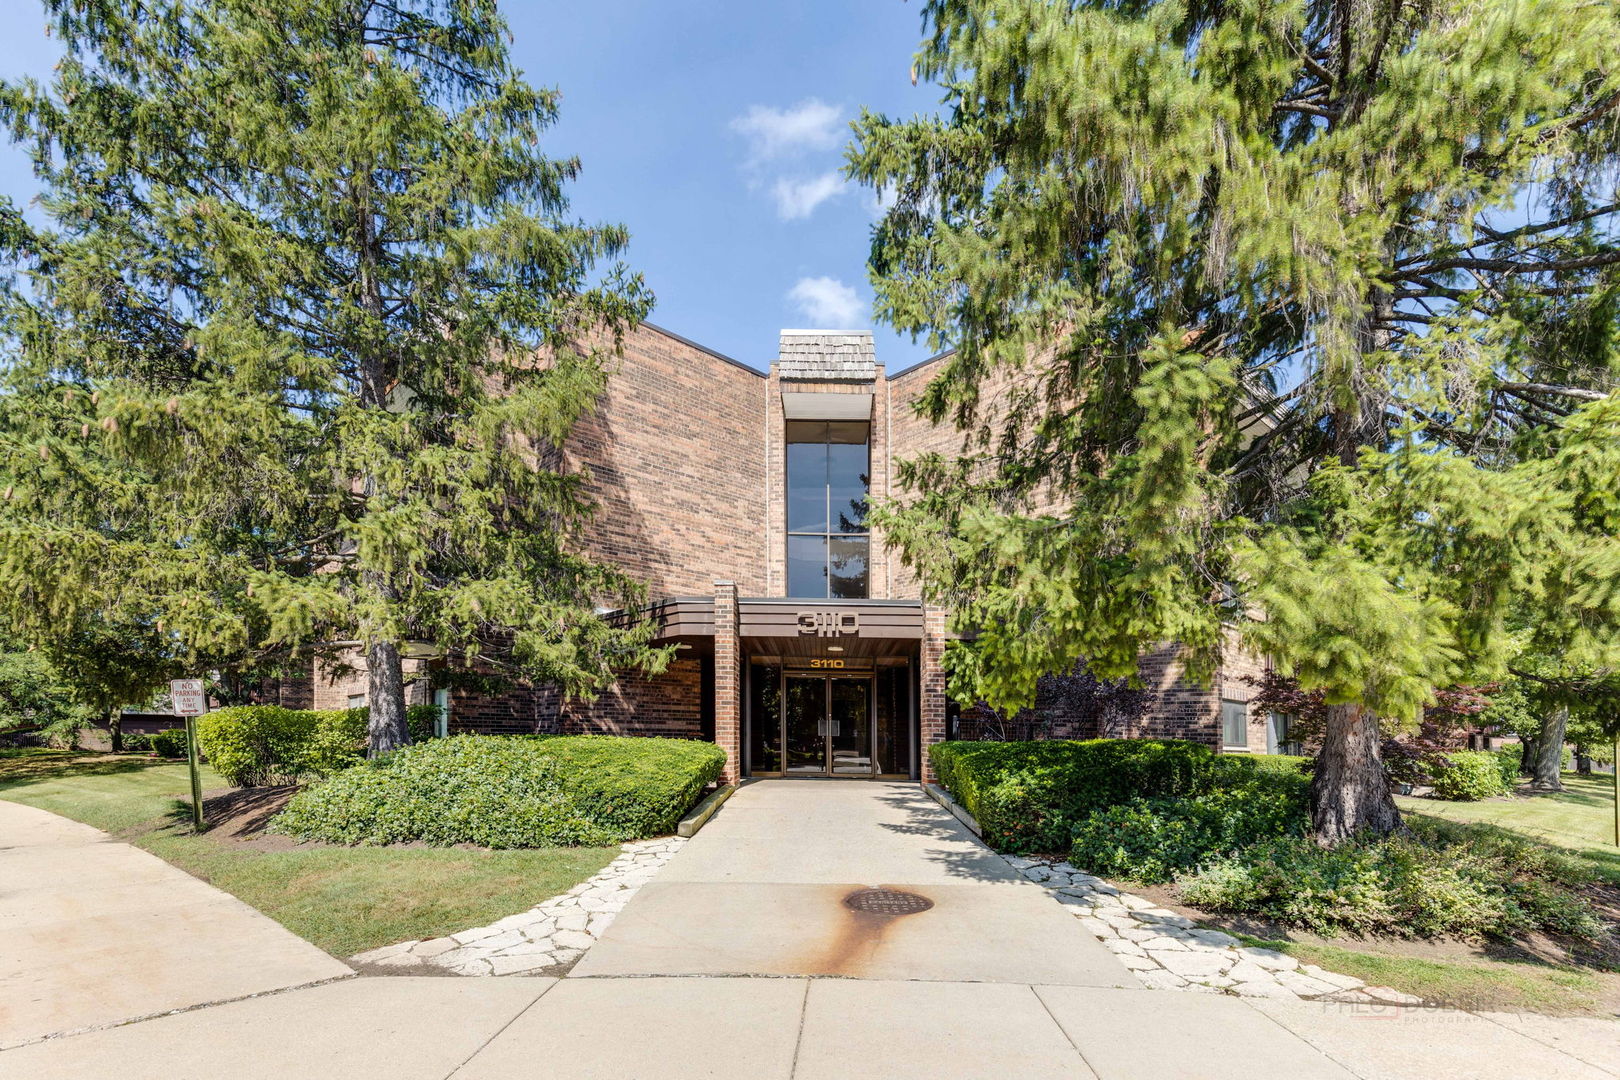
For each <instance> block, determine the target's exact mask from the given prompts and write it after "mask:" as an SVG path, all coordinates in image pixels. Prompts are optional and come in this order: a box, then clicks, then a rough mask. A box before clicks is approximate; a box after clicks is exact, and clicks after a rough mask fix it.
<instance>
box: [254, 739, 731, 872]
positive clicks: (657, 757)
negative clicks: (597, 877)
mask: <svg viewBox="0 0 1620 1080" xmlns="http://www.w3.org/2000/svg"><path fill="white" fill-rule="evenodd" d="M724 764H725V753H724V752H723V751H722V750H720V748H719V747H717V746H715V745H714V744H712V743H705V742H697V741H691V740H683V739H651V738H618V737H612V736H593V735H581V736H551V737H547V736H521V735H456V736H452V737H450V738H447V739H434V740H431V741H429V742H424V743H418V744H414V745H411V746H407V747H406V748H405V749H403V750H400V751H398V752H397V753H394V754H390V755H388V756H387V757H385V758H381V759H378V760H376V761H371V762H367V763H365V764H364V765H362V766H360V767H358V768H351V769H345V770H343V771H342V772H339V773H337V774H336V775H334V776H332V777H331V778H330V779H327V780H326V781H324V782H322V783H318V784H315V785H313V786H311V787H310V788H308V789H307V790H305V791H302V792H300V793H299V794H298V795H297V796H295V797H294V798H293V800H292V801H291V803H289V804H288V806H287V809H286V810H284V811H283V812H282V813H281V814H280V815H279V816H278V817H277V819H276V821H275V824H274V828H275V830H276V831H278V832H282V833H285V834H287V835H290V836H295V837H298V838H300V839H307V840H321V841H325V842H328V843H338V844H394V843H409V842H414V841H420V842H424V843H427V844H433V845H452V844H476V845H478V846H480V847H488V848H527V847H551V846H573V845H581V844H584V845H602V844H611V843H619V842H622V841H625V840H634V839H639V838H643V837H648V836H658V835H662V834H665V833H669V832H672V831H674V828H675V825H676V823H677V822H678V821H679V820H680V817H681V815H682V814H684V813H685V812H686V811H687V810H688V809H690V808H691V806H692V804H693V803H695V802H696V801H697V799H698V797H699V796H700V795H701V794H702V792H703V789H704V788H705V787H707V786H708V785H709V784H710V783H711V782H713V781H714V780H715V779H716V778H717V777H718V776H719V775H720V769H721V767H722V766H723V765H724Z"/></svg>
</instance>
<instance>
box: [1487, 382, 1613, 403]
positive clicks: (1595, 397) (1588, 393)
mask: <svg viewBox="0 0 1620 1080" xmlns="http://www.w3.org/2000/svg"><path fill="white" fill-rule="evenodd" d="M1497 388H1498V389H1501V390H1506V391H1507V392H1508V393H1510V394H1515V395H1516V396H1519V397H1523V396H1525V395H1526V394H1551V395H1553V396H1555V397H1567V398H1577V399H1579V400H1581V401H1602V400H1604V399H1605V398H1607V397H1609V394H1606V393H1604V392H1602V391H1600V390H1587V389H1585V388H1584V387H1580V386H1554V385H1553V384H1551V383H1528V382H1513V383H1498V384H1497Z"/></svg>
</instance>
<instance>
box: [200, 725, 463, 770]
mask: <svg viewBox="0 0 1620 1080" xmlns="http://www.w3.org/2000/svg"><path fill="white" fill-rule="evenodd" d="M369 715H370V713H369V710H367V709H364V708H359V709H331V710H326V711H316V710H314V709H284V708H281V707H280V706H279V705H237V706H232V707H230V708H225V709H215V710H214V711H213V712H211V713H208V714H207V715H206V716H201V717H198V718H197V745H198V747H199V748H200V749H201V750H202V752H203V754H204V755H205V756H206V757H207V758H208V762H209V764H210V765H212V766H213V767H214V770H215V771H216V772H218V773H219V774H220V775H221V776H223V777H224V778H225V781H226V783H229V784H231V785H232V786H234V787H259V786H262V785H265V784H278V783H279V784H292V783H297V782H298V781H300V780H305V779H309V778H311V777H322V776H331V775H332V774H333V773H335V772H338V771H339V770H341V769H346V768H348V767H349V766H351V765H356V764H358V763H359V762H361V761H363V760H364V759H365V756H366V723H367V718H368V717H369ZM438 715H439V710H438V707H437V706H435V705H412V706H411V707H410V708H408V709H407V710H406V711H405V722H406V725H407V727H408V728H409V729H410V731H411V738H412V739H417V740H420V739H423V738H425V737H426V736H427V735H429V734H431V733H432V730H433V722H434V720H435V719H437V717H438Z"/></svg>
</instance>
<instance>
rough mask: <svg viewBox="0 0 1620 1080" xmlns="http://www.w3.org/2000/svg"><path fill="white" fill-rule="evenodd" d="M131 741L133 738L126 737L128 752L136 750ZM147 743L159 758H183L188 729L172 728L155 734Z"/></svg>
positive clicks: (125, 744)
mask: <svg viewBox="0 0 1620 1080" xmlns="http://www.w3.org/2000/svg"><path fill="white" fill-rule="evenodd" d="M130 739H131V736H128V735H126V736H124V748H125V749H126V750H134V749H136V748H135V747H134V746H131V745H129V743H130ZM147 742H148V743H150V744H151V747H152V750H153V751H154V752H155V753H156V754H157V755H158V757H166V758H183V757H185V756H186V729H185V728H183V727H172V728H168V729H166V730H164V731H158V732H154V733H153V734H152V736H151V738H150V739H148V740H147Z"/></svg>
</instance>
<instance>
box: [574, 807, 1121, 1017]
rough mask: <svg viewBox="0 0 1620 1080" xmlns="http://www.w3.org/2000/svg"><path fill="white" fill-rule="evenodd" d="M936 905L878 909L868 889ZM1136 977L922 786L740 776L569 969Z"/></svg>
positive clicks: (1015, 978)
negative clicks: (855, 904) (857, 897)
mask: <svg viewBox="0 0 1620 1080" xmlns="http://www.w3.org/2000/svg"><path fill="white" fill-rule="evenodd" d="M874 887H877V888H884V889H890V890H898V891H901V892H903V893H905V894H907V895H908V896H915V897H921V898H922V901H923V902H926V903H929V904H931V905H932V906H931V907H930V908H929V909H928V910H925V911H922V912H919V913H917V914H911V915H901V916H897V917H885V916H883V915H881V914H879V915H873V914H870V913H863V912H861V911H857V910H852V909H851V908H850V907H849V906H847V905H846V904H845V903H844V901H845V899H846V898H847V897H849V896H850V895H851V894H853V893H856V892H859V891H861V890H863V889H868V888H874ZM572 975H573V977H574V978H591V977H600V976H608V975H619V976H623V975H637V976H647V975H779V976H781V975H820V976H843V977H846V978H863V979H927V980H956V981H961V982H1006V983H1023V984H1026V985H1027V984H1032V983H1041V984H1047V985H1073V986H1131V987H1134V986H1137V985H1139V984H1138V983H1137V982H1136V980H1135V979H1134V978H1133V977H1132V976H1131V975H1130V973H1129V972H1127V971H1126V970H1125V968H1124V967H1123V966H1122V965H1121V964H1120V963H1119V961H1118V960H1116V959H1115V958H1114V955H1113V954H1112V953H1111V952H1109V951H1108V950H1107V949H1106V948H1104V947H1103V946H1102V945H1101V944H1100V943H1099V942H1098V941H1097V940H1096V939H1095V938H1094V937H1092V936H1091V935H1090V934H1088V933H1087V932H1086V931H1085V929H1084V928H1083V927H1081V926H1079V925H1078V924H1077V923H1076V922H1075V920H1074V918H1073V917H1072V916H1070V915H1069V914H1068V913H1067V912H1065V911H1064V910H1063V908H1062V907H1061V906H1060V905H1059V904H1057V903H1054V902H1053V900H1052V898H1051V897H1050V896H1049V895H1048V894H1047V892H1046V890H1044V889H1042V888H1040V887H1039V886H1037V885H1035V884H1033V883H1032V882H1029V881H1026V880H1025V879H1024V878H1023V877H1022V876H1021V875H1019V874H1018V873H1017V872H1016V871H1014V870H1013V869H1012V868H1011V867H1009V866H1008V865H1007V863H1006V862H1005V861H1004V860H1003V859H1001V858H1000V857H999V856H997V855H996V854H995V853H994V852H992V851H990V850H989V849H987V848H986V847H984V846H983V845H982V844H980V843H979V842H978V841H977V840H976V839H975V838H974V837H973V836H972V835H971V834H970V833H969V832H968V831H967V830H966V829H964V828H963V827H962V825H961V824H960V823H959V822H957V820H956V819H955V818H953V817H951V816H950V815H949V814H947V813H946V812H945V811H943V810H942V809H940V807H939V806H938V805H937V804H935V803H934V802H933V800H931V799H929V798H928V797H927V796H926V795H925V794H923V792H922V791H921V790H920V789H919V788H918V787H917V786H916V785H915V784H882V783H852V782H849V781H842V782H840V781H823V780H769V781H762V782H758V783H753V784H749V785H746V786H745V787H743V788H742V789H741V790H740V791H738V792H737V794H736V795H734V796H732V798H731V799H730V800H729V801H728V802H727V803H726V805H725V806H723V807H722V808H721V809H720V812H719V813H718V814H717V815H716V816H715V818H714V820H713V821H711V822H710V823H709V824H708V825H707V826H706V827H705V828H704V829H703V831H702V832H700V833H698V835H697V836H695V837H693V838H692V840H691V842H690V843H688V844H687V845H686V847H684V848H682V849H681V851H680V852H679V853H678V854H676V855H675V857H674V858H673V859H671V860H670V861H669V864H668V865H667V866H665V867H664V870H663V872H662V873H660V874H659V875H658V877H657V878H655V879H654V880H652V881H651V882H649V883H648V884H646V885H644V886H643V887H642V888H641V891H640V892H639V893H637V895H636V897H635V899H634V900H632V901H631V902H630V904H629V906H628V907H626V908H625V909H624V911H623V912H621V913H620V915H619V917H618V918H617V919H616V920H615V921H614V923H613V925H612V926H610V927H609V928H608V930H607V932H606V933H605V934H604V935H603V937H602V940H601V941H600V942H598V943H597V944H596V946H595V947H594V948H592V949H591V951H590V952H588V953H586V954H585V958H584V959H583V960H581V961H580V963H579V964H578V966H576V967H575V968H574V970H573V972H572Z"/></svg>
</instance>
